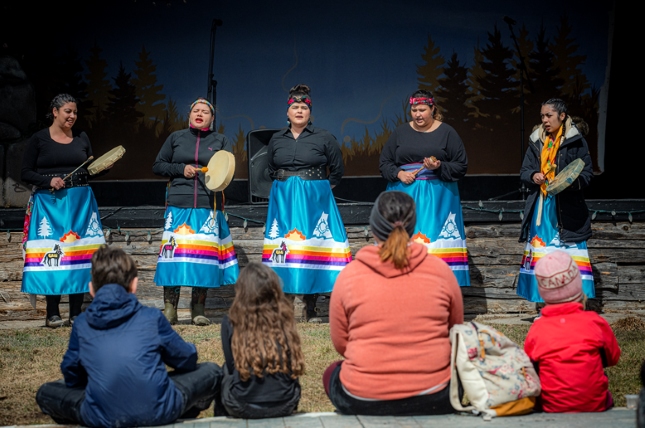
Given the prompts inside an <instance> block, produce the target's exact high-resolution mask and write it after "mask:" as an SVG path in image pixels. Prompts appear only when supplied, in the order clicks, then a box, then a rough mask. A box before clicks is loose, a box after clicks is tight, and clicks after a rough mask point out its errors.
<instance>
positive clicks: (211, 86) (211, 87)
mask: <svg viewBox="0 0 645 428" xmlns="http://www.w3.org/2000/svg"><path fill="white" fill-rule="evenodd" d="M220 25H222V20H221V19H217V18H215V19H213V23H212V24H211V46H210V58H209V61H208V95H207V98H208V100H209V101H210V102H211V104H213V108H215V106H216V105H217V104H216V101H217V94H216V90H215V87H216V86H217V80H215V79H214V74H213V58H214V57H215V31H216V29H217V27H219V26H220ZM213 126H216V122H215V112H213Z"/></svg>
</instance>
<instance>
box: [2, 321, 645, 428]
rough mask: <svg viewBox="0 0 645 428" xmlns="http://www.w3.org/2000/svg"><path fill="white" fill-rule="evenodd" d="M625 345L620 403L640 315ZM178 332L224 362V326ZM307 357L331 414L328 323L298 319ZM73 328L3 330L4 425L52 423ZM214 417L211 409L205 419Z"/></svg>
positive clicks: (641, 326) (629, 380)
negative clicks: (51, 397) (42, 404)
mask: <svg viewBox="0 0 645 428" xmlns="http://www.w3.org/2000/svg"><path fill="white" fill-rule="evenodd" d="M495 327H496V328H498V329H499V330H500V331H502V332H503V333H504V334H506V335H507V336H508V337H509V338H511V339H512V340H514V341H515V342H517V343H518V344H520V345H522V344H523V342H524V337H525V336H526V333H527V332H528V329H529V326H528V325H512V324H506V325H497V324H496V325H495ZM612 327H613V328H614V331H615V333H616V336H617V338H618V342H619V344H620V346H621V349H622V356H621V359H620V362H619V364H618V365H617V366H616V367H611V368H609V369H608V370H607V374H608V376H609V380H610V385H609V386H610V390H611V391H612V393H613V395H614V399H615V401H616V405H617V406H624V405H625V398H624V394H636V393H638V391H639V390H640V381H639V370H640V365H641V364H642V362H643V358H644V356H645V333H644V331H645V323H644V322H643V321H642V320H641V319H639V318H634V317H631V318H624V319H622V320H620V321H618V322H616V323H615V324H613V325H612ZM175 328H176V331H177V332H178V333H179V334H180V335H181V336H182V337H183V338H184V339H185V340H187V341H189V342H192V343H194V344H195V346H196V347H197V350H198V352H199V358H200V361H214V362H216V363H218V364H222V363H223V362H224V356H223V354H222V350H221V345H220V326H219V324H214V325H211V326H207V327H195V326H191V325H178V326H176V327H175ZM298 329H299V331H300V334H301V338H302V341H303V348H304V352H305V355H306V357H307V360H306V374H305V375H304V376H302V378H301V380H300V381H301V384H302V391H303V394H302V399H301V401H300V406H299V411H301V412H329V411H333V410H334V408H333V406H332V405H331V403H330V402H329V400H328V399H327V396H326V395H325V391H324V389H323V387H322V381H321V378H322V373H323V371H324V370H325V368H326V367H327V366H328V365H329V364H331V363H332V362H333V361H336V360H338V359H340V356H339V355H338V354H337V353H336V351H335V349H334V347H333V346H332V344H331V341H330V339H329V325H328V324H306V323H299V324H298ZM70 331H71V330H70V329H69V328H61V329H57V330H50V329H46V328H35V329H34V328H32V329H22V330H4V331H2V334H1V335H0V379H1V381H0V426H9V425H31V424H51V423H52V420H51V419H50V418H49V417H48V416H46V415H44V414H42V413H41V412H40V409H39V408H38V406H37V404H36V401H35V396H36V391H37V390H38V387H39V386H40V385H41V384H42V383H44V382H49V381H53V380H56V379H58V378H60V376H61V374H60V362H61V360H62V357H63V354H64V352H65V350H66V348H67V341H68V339H69V333H70ZM208 416H212V409H211V410H209V411H205V412H203V413H202V415H201V417H208Z"/></svg>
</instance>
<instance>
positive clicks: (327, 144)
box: [262, 85, 352, 322]
mask: <svg viewBox="0 0 645 428" xmlns="http://www.w3.org/2000/svg"><path fill="white" fill-rule="evenodd" d="M309 94H310V89H309V87H308V86H307V85H296V86H294V87H293V88H291V90H290V92H289V99H288V100H287V120H288V123H289V126H288V127H287V128H284V129H282V130H280V131H278V132H276V133H275V134H274V135H273V137H271V140H270V141H269V145H268V147H267V155H268V163H269V174H270V175H271V177H272V178H273V179H274V181H273V185H272V187H271V193H270V195H269V207H268V213H267V222H266V232H265V235H264V249H263V252H262V262H263V263H265V264H266V265H268V266H270V267H271V268H273V270H275V272H276V273H277V274H278V276H279V277H280V278H281V279H282V282H283V290H284V292H285V293H286V294H288V295H292V297H293V295H296V294H301V295H303V300H304V301H305V304H306V306H307V320H308V321H310V322H316V321H318V322H319V321H320V318H319V317H317V316H316V310H315V304H316V300H317V298H318V294H322V293H329V292H331V291H332V289H333V287H334V282H335V281H336V277H337V276H338V273H339V272H340V271H341V269H343V268H344V267H345V265H347V263H349V262H350V261H351V258H352V255H351V251H350V248H349V241H348V240H347V233H346V231H345V226H344V224H343V221H342V219H341V217H340V213H339V211H338V207H337V205H336V201H335V200H334V195H333V193H332V188H333V187H334V186H335V185H337V184H338V183H339V182H340V180H341V177H342V176H343V172H344V164H343V157H342V154H341V151H340V145H339V144H338V141H337V140H336V138H335V137H334V136H333V135H332V134H331V133H330V132H328V131H326V130H324V129H321V128H318V127H315V126H313V125H312V124H311V121H310V118H311V109H312V101H311V97H310V95H309Z"/></svg>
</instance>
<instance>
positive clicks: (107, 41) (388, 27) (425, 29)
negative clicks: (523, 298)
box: [74, 0, 612, 141]
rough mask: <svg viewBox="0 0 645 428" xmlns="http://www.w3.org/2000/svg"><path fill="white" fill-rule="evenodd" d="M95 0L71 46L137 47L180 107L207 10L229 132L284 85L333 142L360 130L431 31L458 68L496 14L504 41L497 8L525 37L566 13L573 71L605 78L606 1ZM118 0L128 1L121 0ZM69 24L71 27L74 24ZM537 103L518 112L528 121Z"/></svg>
mask: <svg viewBox="0 0 645 428" xmlns="http://www.w3.org/2000/svg"><path fill="white" fill-rule="evenodd" d="M118 3H119V4H120V6H118V7H114V6H113V3H111V2H101V4H100V5H94V6H92V9H93V10H92V11H90V10H88V13H87V14H85V18H83V20H82V22H83V23H82V24H81V25H80V26H79V27H78V28H79V30H78V33H77V34H76V37H75V43H77V44H78V48H79V53H80V54H81V56H82V57H84V58H87V57H88V56H89V49H90V47H91V45H92V44H93V43H94V42H95V41H96V42H97V43H98V45H99V46H100V47H101V48H102V49H103V53H102V55H103V57H104V58H105V59H106V60H107V61H108V63H109V70H108V73H109V77H110V78H112V77H114V76H115V75H116V72H117V70H118V67H119V63H121V62H122V63H123V66H124V67H125V69H126V71H127V72H132V71H133V70H134V68H135V65H134V62H135V61H136V60H137V58H138V55H139V52H140V51H141V48H142V46H145V48H146V50H148V51H149V52H150V56H151V58H152V60H153V61H154V63H155V64H156V65H157V79H158V82H159V84H162V85H163V86H164V88H163V93H164V94H166V95H168V96H170V97H171V98H172V99H174V100H175V101H176V102H177V104H178V106H179V107H180V108H181V109H186V110H187V108H188V105H189V104H190V102H191V101H192V100H193V99H195V98H196V97H197V96H204V95H206V92H207V88H208V72H209V69H208V65H209V56H210V32H211V24H212V21H213V19H221V20H222V22H223V25H222V26H220V27H218V28H217V32H216V39H215V50H214V67H213V71H214V77H215V79H216V80H217V81H218V85H217V105H218V109H219V113H218V117H217V119H218V123H220V122H221V123H222V124H224V126H225V127H226V133H227V135H229V137H232V136H233V135H234V134H235V133H236V132H237V131H238V127H240V126H241V127H242V129H243V130H244V132H245V133H247V132H248V131H251V130H253V129H258V128H261V127H267V128H279V127H282V126H284V125H285V120H286V98H287V91H288V89H289V88H290V87H291V86H293V85H294V84H296V83H306V84H308V85H309V86H310V87H311V88H312V98H313V102H314V107H313V117H314V123H315V124H316V125H318V126H321V127H323V128H327V129H329V130H330V131H331V132H332V133H334V134H335V135H336V137H337V138H338V139H339V141H343V140H345V141H346V140H347V139H348V138H349V137H353V138H357V139H358V138H360V137H361V135H363V134H364V133H365V127H366V126H367V127H368V129H369V130H370V131H373V130H378V129H379V128H380V123H381V121H382V119H383V118H385V119H386V120H394V119H395V117H396V115H400V114H401V113H402V110H401V103H402V101H403V100H404V99H405V97H406V96H408V95H409V94H410V92H411V91H412V90H414V89H415V88H416V87H417V78H418V76H417V66H418V65H420V64H422V59H421V55H422V54H423V49H424V46H425V45H426V43H427V40H428V36H431V37H432V39H433V41H434V43H435V46H437V47H439V48H440V50H441V55H442V56H443V57H444V58H445V59H446V60H448V59H450V56H451V55H452V53H453V52H456V53H457V54H458V56H459V60H460V62H461V63H462V64H464V65H466V66H467V67H469V66H471V65H472V64H473V57H474V48H475V47H476V46H480V47H484V46H485V45H486V44H487V43H488V40H487V37H488V36H487V33H488V32H492V31H493V30H494V27H495V25H496V26H497V28H499V29H500V30H501V32H502V36H503V40H504V43H505V44H506V45H507V46H508V47H509V48H510V49H512V50H513V51H514V46H513V43H512V39H511V33H510V30H509V28H508V25H507V23H505V22H504V20H503V17H504V16H508V17H510V18H512V19H513V20H515V21H516V22H517V24H516V25H515V27H514V29H515V34H516V35H518V34H519V29H520V28H521V26H523V25H525V26H526V28H527V29H528V31H529V33H530V36H531V38H534V37H535V35H536V34H537V31H538V30H539V28H540V26H541V25H544V26H545V28H546V31H547V33H546V35H547V37H548V38H552V37H554V36H555V34H556V27H557V26H559V24H560V18H561V17H562V16H563V15H566V16H567V17H568V18H569V20H570V24H571V26H572V29H573V33H572V35H571V36H572V37H573V38H575V39H576V41H577V43H578V44H579V46H580V47H579V50H578V52H577V54H578V55H585V56H586V57H587V60H586V64H585V66H584V68H583V70H582V71H583V73H584V74H585V75H586V77H587V79H588V80H589V81H590V83H591V84H593V85H594V86H595V87H597V88H600V87H601V86H602V85H603V84H604V82H605V79H606V72H607V70H608V66H607V64H608V60H609V48H608V46H609V38H610V33H611V31H610V30H611V28H610V27H611V25H610V24H611V10H612V2H596V1H591V2H590V1H581V0H565V1H562V2H519V1H492V2H482V1H470V0H468V1H427V0H426V1H409V0H402V1H376V2H367V1H363V0H356V1H339V0H328V1H320V2H317V1H309V2H297V1H289V2H287V1H282V0H280V1H273V2H269V1H267V2H257V1H250V2H241V1H231V0H216V1H208V0H185V1H179V2H178V1H170V2H167V1H165V0H160V1H158V2H156V5H153V3H152V2H150V1H148V0H145V1H144V0H138V1H136V2H135V1H133V2H131V3H129V2H118ZM123 4H127V6H123ZM74 27H75V28H76V26H74ZM538 113H539V112H527V118H528V119H527V123H528V124H530V126H532V124H534V123H537V122H538V120H539V114H538Z"/></svg>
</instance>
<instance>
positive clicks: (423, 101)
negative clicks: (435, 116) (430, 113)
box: [410, 97, 434, 106]
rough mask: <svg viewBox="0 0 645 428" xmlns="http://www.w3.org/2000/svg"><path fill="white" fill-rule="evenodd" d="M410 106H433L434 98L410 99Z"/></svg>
mask: <svg viewBox="0 0 645 428" xmlns="http://www.w3.org/2000/svg"><path fill="white" fill-rule="evenodd" d="M410 104H411V105H413V106H414V105H417V104H425V105H429V106H431V105H434V98H427V97H419V98H414V97H410Z"/></svg>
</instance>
